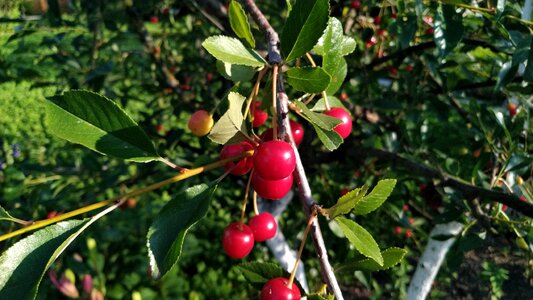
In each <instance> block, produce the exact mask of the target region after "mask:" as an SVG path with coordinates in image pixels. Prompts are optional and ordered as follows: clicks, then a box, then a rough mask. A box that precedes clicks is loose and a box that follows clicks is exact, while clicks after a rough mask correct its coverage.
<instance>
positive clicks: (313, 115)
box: [294, 101, 342, 137]
mask: <svg viewBox="0 0 533 300" xmlns="http://www.w3.org/2000/svg"><path fill="white" fill-rule="evenodd" d="M294 104H296V106H297V107H298V108H299V109H300V110H301V112H302V116H303V117H304V118H305V119H306V120H307V121H309V122H310V123H311V124H313V125H316V126H318V127H320V128H322V129H325V130H328V131H331V130H333V128H335V126H337V125H339V124H340V123H341V122H342V121H341V120H339V119H337V118H334V117H330V116H327V115H325V114H323V113H317V112H314V111H311V110H309V108H307V106H306V105H305V104H304V103H303V102H301V101H294ZM339 137H340V136H339Z"/></svg>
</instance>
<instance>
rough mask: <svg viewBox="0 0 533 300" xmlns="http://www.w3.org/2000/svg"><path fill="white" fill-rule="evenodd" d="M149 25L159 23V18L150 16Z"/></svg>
mask: <svg viewBox="0 0 533 300" xmlns="http://www.w3.org/2000/svg"><path fill="white" fill-rule="evenodd" d="M150 23H152V24H157V23H159V18H158V17H157V16H151V17H150Z"/></svg>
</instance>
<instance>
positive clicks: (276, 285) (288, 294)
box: [261, 277, 302, 300]
mask: <svg viewBox="0 0 533 300" xmlns="http://www.w3.org/2000/svg"><path fill="white" fill-rule="evenodd" d="M288 283H289V279H287V278H282V277H278V278H274V279H271V280H269V281H268V282H267V283H266V284H265V285H264V286H263V289H262V290H261V300H285V299H287V300H292V299H300V298H301V297H302V296H301V294H300V289H299V288H298V287H297V286H296V284H294V283H293V284H292V285H291V287H288V286H287V284H288Z"/></svg>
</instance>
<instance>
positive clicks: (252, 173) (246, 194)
mask: <svg viewBox="0 0 533 300" xmlns="http://www.w3.org/2000/svg"><path fill="white" fill-rule="evenodd" d="M252 175H254V170H252V172H251V173H250V176H249V177H248V183H247V184H246V191H245V192H244V201H243V203H242V209H241V220H240V221H239V223H241V224H243V223H244V214H245V213H246V202H248V193H249V192H250V185H251V184H252ZM254 206H255V203H254Z"/></svg>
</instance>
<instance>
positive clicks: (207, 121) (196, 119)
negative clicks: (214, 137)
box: [187, 110, 215, 136]
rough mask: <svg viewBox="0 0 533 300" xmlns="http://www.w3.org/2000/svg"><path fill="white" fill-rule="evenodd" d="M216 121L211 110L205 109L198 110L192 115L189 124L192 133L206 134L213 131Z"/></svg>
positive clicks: (197, 134)
mask: <svg viewBox="0 0 533 300" xmlns="http://www.w3.org/2000/svg"><path fill="white" fill-rule="evenodd" d="M214 123H215V121H214V120H213V117H212V116H211V115H210V114H209V112H207V111H205V110H198V111H196V112H195V113H193V114H192V115H191V118H190V119H189V123H188V124H187V125H188V127H189V129H190V130H191V132H192V134H194V135H196V136H204V135H206V134H208V133H209V131H211V128H212V127H213V124H214Z"/></svg>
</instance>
